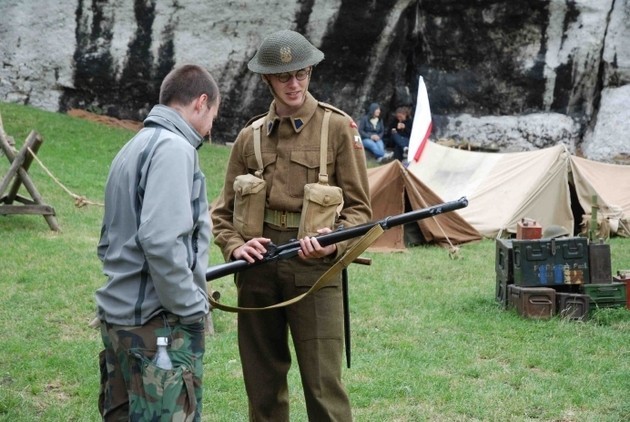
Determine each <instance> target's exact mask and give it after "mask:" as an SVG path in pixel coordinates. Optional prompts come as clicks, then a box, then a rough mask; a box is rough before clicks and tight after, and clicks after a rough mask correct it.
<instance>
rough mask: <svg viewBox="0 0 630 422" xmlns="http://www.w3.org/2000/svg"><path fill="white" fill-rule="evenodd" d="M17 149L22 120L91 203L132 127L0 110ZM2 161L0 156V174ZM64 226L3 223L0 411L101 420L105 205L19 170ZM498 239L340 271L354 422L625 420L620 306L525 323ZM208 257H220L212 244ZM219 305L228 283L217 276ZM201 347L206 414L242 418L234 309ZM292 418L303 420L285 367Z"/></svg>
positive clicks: (627, 399)
mask: <svg viewBox="0 0 630 422" xmlns="http://www.w3.org/2000/svg"><path fill="white" fill-rule="evenodd" d="M0 115H1V116H2V120H3V123H4V128H5V130H6V132H7V133H8V134H9V135H11V136H13V137H14V138H15V141H16V144H17V147H18V148H19V147H21V145H22V143H23V142H24V139H25V138H26V136H27V135H28V133H29V131H30V130H36V131H37V132H39V133H40V134H41V135H42V136H43V139H44V143H43V145H42V147H41V149H40V151H39V153H38V156H39V158H40V159H41V160H42V162H43V164H44V165H45V166H46V167H47V168H48V169H49V171H50V172H51V173H52V174H53V175H54V176H55V177H57V178H58V179H59V183H61V184H62V185H63V186H64V187H65V189H67V190H69V191H70V192H72V193H74V194H76V195H79V196H84V197H85V198H86V199H88V200H90V201H92V202H95V203H99V202H102V201H103V188H104V183H105V178H106V176H107V171H108V167H109V164H110V162H111V160H112V158H113V157H114V155H115V154H116V152H117V151H118V149H119V148H120V147H121V146H122V145H123V143H124V142H126V141H127V139H128V138H129V137H130V136H131V135H132V133H131V132H129V131H127V130H123V129H115V128H111V127H108V126H104V125H98V124H94V123H91V122H88V121H84V120H79V119H76V118H71V117H69V116H65V115H61V114H55V113H47V112H43V111H40V110H35V109H33V108H29V107H24V106H17V105H9V104H1V103H0ZM228 153H229V150H228V149H227V148H226V147H222V146H217V145H207V146H204V147H203V148H202V149H201V150H200V157H201V161H202V168H203V169H204V172H205V173H206V177H207V180H208V192H209V195H210V197H211V198H214V197H215V196H216V195H217V194H218V192H219V190H220V187H221V184H222V179H223V172H224V170H225V165H226V162H227V157H228ZM8 168H9V162H8V161H7V160H6V157H4V156H2V155H0V176H3V175H4V174H5V173H6V171H7V169H8ZM29 174H30V175H31V177H32V179H33V181H34V183H35V185H36V186H37V188H38V190H39V191H40V193H41V195H42V196H43V198H44V201H45V202H46V203H48V204H49V205H52V206H53V207H54V208H55V210H56V213H57V219H58V222H59V225H60V226H61V229H62V231H61V232H59V233H55V232H52V231H51V230H49V228H48V225H47V224H46V222H45V220H44V218H43V217H41V216H39V215H14V216H7V217H0V421H81V422H83V421H97V420H99V417H98V412H97V407H96V399H97V394H98V384H99V375H98V367H97V355H98V352H99V351H100V349H101V341H100V337H99V335H98V332H97V331H94V330H92V329H90V328H88V326H87V324H88V322H89V321H90V320H91V319H92V317H93V315H94V300H93V294H94V291H95V290H96V289H97V288H98V287H99V286H101V285H102V284H103V283H104V282H105V279H104V276H103V275H102V272H101V268H100V262H99V261H98V259H97V257H96V253H95V248H96V243H97V240H98V235H99V229H100V220H101V217H102V212H103V209H102V207H100V206H98V205H88V206H85V207H81V208H78V207H76V206H75V199H74V198H73V197H72V196H71V195H69V194H68V193H67V192H66V190H64V188H62V187H61V186H60V184H58V183H57V182H55V181H54V180H53V179H52V178H51V177H50V176H49V175H48V174H47V173H46V172H45V171H44V170H43V169H42V168H41V167H40V166H39V165H38V164H37V163H33V165H32V166H31V170H30V171H29ZM610 244H611V253H612V267H613V272H614V271H617V270H620V269H630V240H628V239H621V238H613V239H611V241H610ZM494 254H495V245H494V242H493V241H492V240H484V241H481V242H477V243H474V244H467V245H463V246H462V247H461V251H460V258H459V259H450V258H449V257H448V254H447V252H446V251H445V250H444V249H441V248H438V247H430V246H427V247H424V246H422V247H415V248H412V249H409V250H408V251H406V252H404V253H393V254H383V253H367V254H366V256H368V257H370V258H372V265H371V266H363V265H353V266H352V267H351V268H350V270H349V272H350V295H351V299H350V301H351V317H352V330H353V337H352V341H353V348H352V367H351V368H350V369H345V370H344V381H345V383H346V386H347V388H348V390H349V394H350V397H351V400H352V403H353V412H354V416H355V420H357V421H379V422H382V421H399V422H402V421H506V420H510V421H532V420H537V421H563V422H564V421H566V422H568V421H627V420H630V312H629V311H627V310H625V309H600V310H595V311H594V312H592V313H591V315H590V319H589V320H587V321H585V322H576V321H567V320H564V319H561V318H559V317H554V318H552V319H550V320H546V321H538V320H531V319H525V318H521V317H519V316H518V315H516V313H515V312H514V311H505V310H503V309H502V308H501V307H500V306H498V305H497V303H496V302H495V300H494V294H495V272H494V271H495V270H494V264H495V263H494V259H495V258H494ZM211 260H212V262H211V263H212V264H217V263H219V262H220V260H221V258H220V254H219V252H218V250H217V248H216V247H213V249H212V256H211ZM212 288H213V289H216V290H219V291H220V292H221V293H222V296H223V298H224V300H225V302H227V303H233V302H234V300H235V291H234V288H233V286H232V282H231V280H229V279H228V278H224V279H219V280H216V281H214V282H213V285H212ZM213 321H214V328H215V334H214V336H212V337H209V338H208V342H207V353H206V356H205V362H204V363H205V369H206V373H205V377H206V378H205V391H204V417H203V420H204V421H217V422H223V421H225V422H228V421H229V422H232V421H245V420H246V416H247V405H246V398H245V394H244V390H243V386H242V380H241V373H240V364H239V359H238V350H237V346H236V323H235V322H236V319H235V316H234V314H229V313H223V312H220V311H215V312H213ZM290 382H291V410H292V420H294V421H305V420H306V416H305V411H304V403H303V399H302V396H301V389H300V385H299V376H298V374H297V371H296V368H292V370H291V373H290Z"/></svg>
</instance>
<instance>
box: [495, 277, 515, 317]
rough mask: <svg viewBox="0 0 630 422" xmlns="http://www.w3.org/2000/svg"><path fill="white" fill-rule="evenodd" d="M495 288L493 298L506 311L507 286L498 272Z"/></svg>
mask: <svg viewBox="0 0 630 422" xmlns="http://www.w3.org/2000/svg"><path fill="white" fill-rule="evenodd" d="M496 284H497V287H496V290H495V294H494V298H495V300H496V301H497V302H499V303H500V304H501V306H502V307H503V309H506V308H507V306H508V286H509V285H511V283H510V284H508V282H507V280H506V279H504V278H503V277H502V276H501V274H500V273H499V272H497V283H496Z"/></svg>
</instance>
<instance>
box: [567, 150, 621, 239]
mask: <svg viewBox="0 0 630 422" xmlns="http://www.w3.org/2000/svg"><path fill="white" fill-rule="evenodd" d="M571 178H572V181H573V184H574V186H575V191H576V194H577V198H578V201H579V204H580V207H581V208H582V210H583V211H584V213H585V214H589V213H590V212H591V209H592V206H593V205H595V203H594V202H593V197H594V196H595V197H596V200H597V207H598V211H597V212H598V214H599V215H600V216H602V217H604V218H606V219H608V221H609V223H610V230H611V233H612V234H615V233H619V234H621V235H625V236H628V235H630V227H628V225H629V224H630V166H622V165H615V164H607V163H600V162H597V161H592V160H587V159H585V158H580V157H575V156H572V157H571Z"/></svg>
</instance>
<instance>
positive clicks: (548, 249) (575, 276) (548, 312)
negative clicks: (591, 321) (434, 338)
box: [495, 237, 630, 320]
mask: <svg viewBox="0 0 630 422" xmlns="http://www.w3.org/2000/svg"><path fill="white" fill-rule="evenodd" d="M495 258H496V259H495V272H496V293H495V299H496V300H497V302H499V303H500V304H501V305H502V306H503V308H504V309H506V308H512V307H513V308H514V309H516V311H517V313H518V314H519V315H521V316H524V317H528V318H536V319H545V318H550V317H552V316H553V315H556V314H557V315H560V316H562V317H566V318H568V319H579V320H584V319H586V318H587V317H588V313H589V311H590V310H591V309H593V308H595V307H613V306H626V301H627V295H626V284H630V282H629V283H625V282H613V279H612V275H611V263H610V245H607V244H604V243H603V242H599V243H596V244H595V243H593V244H589V241H588V239H587V238H584V237H562V238H552V239H497V240H496V256H495Z"/></svg>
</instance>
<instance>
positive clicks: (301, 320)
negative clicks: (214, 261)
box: [212, 30, 371, 422]
mask: <svg viewBox="0 0 630 422" xmlns="http://www.w3.org/2000/svg"><path fill="white" fill-rule="evenodd" d="M323 58H324V54H323V53H322V52H321V51H320V50H319V49H317V48H316V47H314V46H313V45H312V44H311V43H310V42H309V41H308V40H307V39H306V38H304V37H303V36H302V35H301V34H299V33H297V32H294V31H289V30H283V31H279V32H276V33H274V34H272V35H270V36H268V37H267V38H266V39H265V40H264V41H263V42H262V44H261V45H260V47H259V49H258V51H257V53H256V55H255V56H254V57H253V58H252V59H251V61H250V62H249V64H248V67H249V69H250V70H251V71H253V72H255V73H258V74H260V75H261V78H262V80H263V82H264V83H265V84H267V86H268V87H269V90H270V91H271V94H272V95H273V101H272V103H271V105H270V107H269V111H268V112H267V113H266V114H265V115H263V116H262V118H261V117H260V116H259V117H256V118H254V119H252V121H250V122H249V123H248V124H247V125H246V127H245V128H243V129H242V130H241V132H240V133H239V135H238V137H237V139H236V142H235V143H234V146H233V149H232V152H231V156H230V159H229V163H228V168H227V173H226V178H225V184H224V187H223V190H222V193H221V196H220V198H219V201H218V203H217V206H216V207H215V209H214V210H213V212H212V222H213V234H214V236H215V243H216V244H217V245H218V246H219V247H220V248H221V250H222V252H223V255H224V258H225V259H226V261H229V260H233V259H244V260H247V261H249V262H254V261H255V260H259V259H261V258H262V257H263V254H264V253H265V252H266V248H267V246H268V244H269V242H270V241H272V242H273V243H274V244H283V243H286V242H288V241H290V240H291V239H295V238H297V234H298V229H299V226H300V216H301V212H302V211H303V210H302V207H303V197H304V186H305V185H306V184H309V183H317V182H318V176H319V174H320V173H323V172H322V170H323V169H320V145H321V143H320V138H321V136H322V133H323V131H324V129H323V122H324V121H325V119H324V115H325V114H326V112H327V111H328V112H329V114H328V115H329V116H330V118H329V123H328V131H327V132H328V136H327V148H326V153H327V155H326V160H327V161H326V162H327V166H326V167H327V168H326V169H325V172H326V173H327V176H328V184H329V185H331V186H338V187H339V188H341V191H342V192H343V202H342V205H341V206H340V207H339V208H338V216H337V219H336V221H335V223H334V225H339V224H342V225H343V226H344V227H351V226H355V225H358V224H362V223H365V222H367V221H369V220H370V219H371V208H370V198H369V187H368V180H367V172H366V165H365V154H364V151H363V148H362V144H361V139H360V137H359V134H358V131H357V128H356V124H355V123H354V122H353V120H352V119H351V118H350V117H349V116H348V115H347V114H346V113H344V112H342V111H340V110H338V109H336V108H334V107H332V106H330V105H328V104H324V103H321V102H318V101H317V100H316V99H315V98H314V97H313V96H312V95H311V94H310V93H309V91H308V86H309V82H310V78H311V75H312V72H313V69H314V66H315V65H316V64H317V63H319V62H320V61H321V60H322V59H323ZM254 121H256V122H257V124H256V125H253V124H252V122H254ZM254 126H258V127H260V132H259V133H260V138H261V140H260V143H261V146H260V154H259V156H261V157H262V166H263V171H262V175H261V177H262V179H264V181H265V184H266V188H265V209H264V218H261V222H260V225H261V227H260V236H255V237H251V238H250V237H249V236H244V235H243V234H242V233H240V232H239V230H237V228H236V227H235V223H234V213H235V207H234V204H235V196H236V192H235V190H234V181H235V179H236V178H237V177H238V176H239V175H243V174H250V175H252V174H256V173H257V170H258V169H259V163H258V160H257V159H256V155H257V154H256V151H255V147H254V138H255V136H254V132H255V129H254V128H253V127H254ZM250 217H251V219H250V220H252V219H253V220H252V221H256V218H257V216H250ZM245 219H247V218H245ZM330 230H331V227H322V228H321V229H320V230H318V232H319V233H320V234H321V233H327V232H330ZM300 246H301V250H300V252H299V258H298V259H291V260H280V261H276V262H272V263H268V264H265V265H263V266H257V267H256V268H254V269H250V270H245V271H243V272H240V273H238V274H237V275H236V285H237V289H238V304H239V306H242V307H264V306H269V305H273V304H276V303H278V302H281V301H284V300H287V299H290V298H292V297H295V296H297V295H299V294H302V293H304V292H306V291H307V290H308V289H309V288H310V287H311V286H312V285H313V284H314V283H315V282H316V281H317V279H318V278H319V277H320V276H321V275H322V274H323V273H324V272H325V271H326V270H327V269H328V268H330V267H331V266H332V265H333V263H334V262H335V260H336V259H337V258H339V257H341V256H342V255H343V253H344V251H345V250H346V249H347V248H348V246H349V245H348V244H347V242H342V243H339V244H333V245H329V246H326V247H322V246H321V245H320V244H319V243H318V241H317V238H316V237H313V236H312V235H311V236H304V237H301V238H300ZM342 306H343V304H342V291H341V280H340V277H338V279H337V280H336V282H334V283H332V284H330V285H328V286H327V287H324V288H322V289H321V290H318V291H317V292H315V293H313V294H311V295H308V296H306V297H305V298H304V299H303V300H301V301H300V302H298V303H296V304H293V305H290V306H288V307H284V308H279V309H273V310H264V311H259V312H243V313H239V315H238V343H239V352H240V357H241V363H242V369H243V376H244V381H245V389H246V391H247V396H248V400H249V413H250V420H252V421H254V420H255V421H274V422H278V421H288V420H289V394H288V384H287V372H288V370H289V367H290V365H291V356H290V352H289V345H288V336H289V332H290V334H291V338H292V340H293V345H294V347H295V354H296V359H297V363H298V365H299V369H300V375H301V379H302V386H303V390H304V396H305V401H306V406H307V412H308V415H309V420H311V421H318V422H319V421H349V420H352V414H351V410H350V402H349V399H348V395H347V392H346V390H345V388H344V386H343V384H342V382H341V367H342V356H343V313H342Z"/></svg>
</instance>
